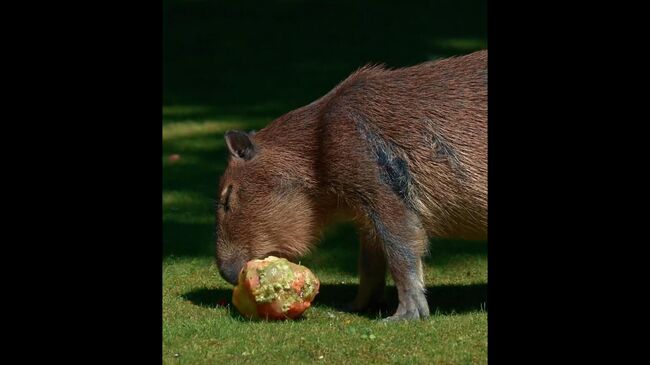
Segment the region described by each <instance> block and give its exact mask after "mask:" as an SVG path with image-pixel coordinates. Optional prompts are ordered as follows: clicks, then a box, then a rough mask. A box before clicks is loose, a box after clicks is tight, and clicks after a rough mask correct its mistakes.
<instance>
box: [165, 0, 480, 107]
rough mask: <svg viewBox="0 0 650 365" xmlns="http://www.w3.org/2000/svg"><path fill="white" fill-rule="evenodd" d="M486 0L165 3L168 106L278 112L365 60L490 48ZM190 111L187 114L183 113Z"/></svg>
mask: <svg viewBox="0 0 650 365" xmlns="http://www.w3.org/2000/svg"><path fill="white" fill-rule="evenodd" d="M486 6H487V4H486V1H485V0H478V1H477V0H440V1H385V0H376V1H370V0H361V1H345V0H334V1H299V0H298V1H296V0H283V1H279V0H276V1H255V2H252V1H247V0H244V1H197V0H173V1H172V0H166V1H164V2H163V105H164V106H171V105H185V104H192V105H197V104H198V105H203V106H209V107H210V108H212V111H208V112H205V111H204V112H203V114H202V115H194V117H197V118H198V117H207V116H211V115H214V116H218V115H248V116H252V115H262V116H276V117H277V116H279V115H281V114H283V113H285V112H288V111H290V110H291V109H294V108H296V107H299V106H301V105H304V104H307V103H309V102H310V101H312V100H314V99H316V98H318V97H320V96H322V95H323V94H325V93H326V92H327V91H328V90H329V89H331V88H332V87H334V86H335V85H336V83H338V82H339V81H341V80H343V79H344V78H345V77H346V76H347V75H348V74H350V73H351V72H352V71H354V70H355V69H357V68H359V67H361V66H363V65H365V64H367V63H384V64H386V65H387V66H389V67H400V66H408V65H414V64H417V63H421V62H424V61H428V60H431V59H437V58H441V57H447V56H452V55H462V54H466V53H470V52H472V51H475V50H479V49H484V48H487V8H486ZM184 117H188V115H185V116H184Z"/></svg>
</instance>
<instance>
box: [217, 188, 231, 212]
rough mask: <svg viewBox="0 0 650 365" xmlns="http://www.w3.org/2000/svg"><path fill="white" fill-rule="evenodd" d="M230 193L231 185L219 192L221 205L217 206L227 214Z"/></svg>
mask: <svg viewBox="0 0 650 365" xmlns="http://www.w3.org/2000/svg"><path fill="white" fill-rule="evenodd" d="M231 191H232V185H228V187H227V188H225V189H224V190H223V192H221V200H222V201H223V203H219V204H218V205H220V206H222V207H223V209H224V210H225V211H226V212H227V211H228V210H229V209H230V193H231Z"/></svg>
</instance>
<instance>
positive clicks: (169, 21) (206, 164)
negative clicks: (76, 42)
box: [162, 0, 487, 364]
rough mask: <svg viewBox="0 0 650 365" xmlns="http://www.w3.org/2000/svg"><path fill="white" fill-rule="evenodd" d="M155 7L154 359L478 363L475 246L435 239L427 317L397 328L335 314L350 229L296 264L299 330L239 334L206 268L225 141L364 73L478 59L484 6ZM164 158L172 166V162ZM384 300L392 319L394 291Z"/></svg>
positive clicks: (335, 231) (345, 289)
mask: <svg viewBox="0 0 650 365" xmlns="http://www.w3.org/2000/svg"><path fill="white" fill-rule="evenodd" d="M163 4H164V19H163V20H164V39H163V86H164V89H163V121H162V124H163V125H162V129H163V135H162V137H163V151H162V165H163V197H162V198H163V217H162V219H163V288H162V289H163V361H164V362H165V363H210V364H222V363H263V362H267V363H305V362H322V363H350V364H356V363H403V364H412V363H422V364H484V363H486V362H487V309H486V305H487V245H486V243H485V242H465V241H448V240H445V241H440V240H432V241H431V253H432V254H431V257H429V258H428V259H427V263H428V265H427V269H426V271H425V273H426V282H427V286H428V300H429V305H430V309H431V312H432V316H431V318H430V319H429V320H426V321H420V322H407V323H390V324H385V323H381V322H379V321H377V317H378V315H379V313H378V314H372V315H352V314H346V313H343V312H340V311H337V310H336V309H335V307H336V306H337V305H339V304H342V303H343V302H345V301H348V300H351V299H352V298H353V296H354V293H355V290H356V285H357V284H358V278H357V274H356V271H357V270H356V259H357V251H358V244H357V240H356V232H355V230H354V227H351V226H348V225H342V226H338V227H331V229H329V230H328V231H327V232H325V234H324V237H323V241H322V242H321V244H320V245H319V246H318V248H317V249H316V250H315V251H314V252H313V253H312V254H311V255H310V256H308V257H305V258H304V259H303V260H302V264H304V265H306V266H308V267H309V268H310V269H311V270H312V271H313V272H314V273H315V274H316V275H318V277H319V278H320V280H321V282H322V287H321V291H320V294H319V295H318V296H317V297H316V300H315V302H314V306H313V307H312V308H310V309H309V310H308V311H307V313H306V315H305V318H304V319H302V320H299V321H291V322H278V323H267V322H257V323H255V322H248V321H246V320H244V319H243V318H241V317H240V316H239V315H237V313H236V311H235V310H234V309H233V308H231V307H228V306H225V307H224V306H221V305H218V303H219V302H220V301H221V300H227V301H230V296H231V294H232V286H230V285H229V284H228V283H226V282H225V281H224V280H223V279H221V277H220V276H219V274H218V272H217V269H216V267H215V264H214V260H213V257H214V239H213V231H214V217H215V211H214V201H213V199H214V198H215V197H216V194H217V191H216V190H217V181H218V178H219V176H220V174H221V173H222V172H223V169H224V168H225V164H226V157H227V155H226V150H225V146H224V140H223V133H224V132H225V131H226V130H228V129H231V128H239V129H244V130H250V129H260V128H263V127H264V125H266V124H267V123H269V122H270V121H272V120H273V119H274V118H276V117H278V116H279V115H281V114H283V113H285V112H287V111H289V110H291V109H293V108H296V107H298V106H301V105H304V104H306V103H309V102H310V101H312V100H314V99H316V98H318V97H319V96H321V95H323V94H324V93H326V92H327V91H328V90H329V89H331V88H332V87H333V86H334V85H335V84H336V83H337V82H339V81H340V80H342V79H343V78H345V76H346V75H347V74H349V73H350V72H351V71H353V70H354V69H356V68H358V67H359V66H361V65H363V64H364V63H366V62H385V63H387V64H388V65H389V66H394V67H397V66H406V65H412V64H416V63H419V62H423V61H426V60H429V59H432V58H438V57H445V56H450V55H453V54H464V53H468V52H471V51H474V50H477V49H481V48H486V47H487V46H486V31H485V23H486V13H485V2H484V1H466V0H460V1H440V2H437V3H435V4H424V3H414V5H411V6H410V7H404V6H402V7H396V4H397V3H395V2H387V1H381V0H378V1H369V0H364V1H355V2H349V1H343V0H335V1H314V2H311V3H307V2H302V1H289V0H284V1H280V0H278V1H265V2H257V3H255V4H252V3H250V2H249V1H213V2H211V1H188V0H184V1H180V0H173V1H167V0H166V1H164V2H163ZM416 4H417V6H416ZM377 29H382V30H383V33H382V32H379V31H378V30H377ZM172 154H178V155H179V156H180V159H179V160H177V161H170V160H169V156H170V155H172ZM388 298H389V300H390V301H391V305H392V306H393V307H395V306H396V300H397V294H396V292H395V289H394V286H392V282H391V281H390V280H389V288H388ZM386 314H387V313H383V314H381V315H382V316H383V315H386ZM390 314H392V313H390Z"/></svg>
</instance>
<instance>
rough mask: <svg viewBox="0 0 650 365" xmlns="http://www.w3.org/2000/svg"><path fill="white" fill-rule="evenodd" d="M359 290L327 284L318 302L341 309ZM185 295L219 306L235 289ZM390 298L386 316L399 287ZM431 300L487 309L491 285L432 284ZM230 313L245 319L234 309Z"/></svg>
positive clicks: (453, 309)
mask: <svg viewBox="0 0 650 365" xmlns="http://www.w3.org/2000/svg"><path fill="white" fill-rule="evenodd" d="M356 291H357V285H352V284H323V285H322V286H321V288H320V292H319V294H318V295H317V296H316V299H315V301H314V305H315V306H325V307H329V308H331V309H333V310H340V308H341V306H342V305H344V304H345V303H347V302H349V301H351V300H352V299H353V298H354V295H355V294H356ZM182 298H183V299H185V300H188V301H189V302H191V303H192V304H194V305H198V306H201V307H208V308H216V307H218V306H219V305H220V304H219V303H220V302H222V303H223V302H227V303H230V300H231V298H232V290H229V289H210V288H200V289H195V290H192V291H190V292H188V293H185V294H183V295H182ZM386 299H387V305H386V306H385V307H384V308H382V309H381V316H382V317H387V316H388V315H390V314H392V313H393V312H394V311H395V309H396V308H397V290H396V289H395V287H394V286H389V287H388V288H387V289H386ZM427 302H428V303H429V309H430V311H431V313H436V312H439V313H441V314H451V313H466V312H471V311H478V310H481V309H484V310H487V284H472V285H442V286H430V287H427ZM379 314H380V311H379V310H376V311H371V312H366V313H359V315H360V316H364V317H367V318H377V317H378V315H379ZM230 315H231V316H233V317H234V318H239V319H242V320H245V319H244V318H243V317H242V316H241V315H239V313H237V311H236V310H235V309H234V308H233V310H231V311H230Z"/></svg>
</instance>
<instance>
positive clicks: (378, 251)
mask: <svg viewBox="0 0 650 365" xmlns="http://www.w3.org/2000/svg"><path fill="white" fill-rule="evenodd" d="M360 241H361V242H360V243H361V250H360V253H359V289H358V291H357V296H356V298H355V299H354V301H353V302H352V303H350V304H349V305H348V307H347V308H346V309H348V310H349V311H352V312H361V311H365V310H375V309H381V308H382V307H383V306H384V305H385V300H384V289H385V287H386V258H385V256H384V251H383V249H382V247H381V242H380V241H379V240H378V239H377V237H376V236H375V235H374V234H372V232H366V231H362V232H360Z"/></svg>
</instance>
